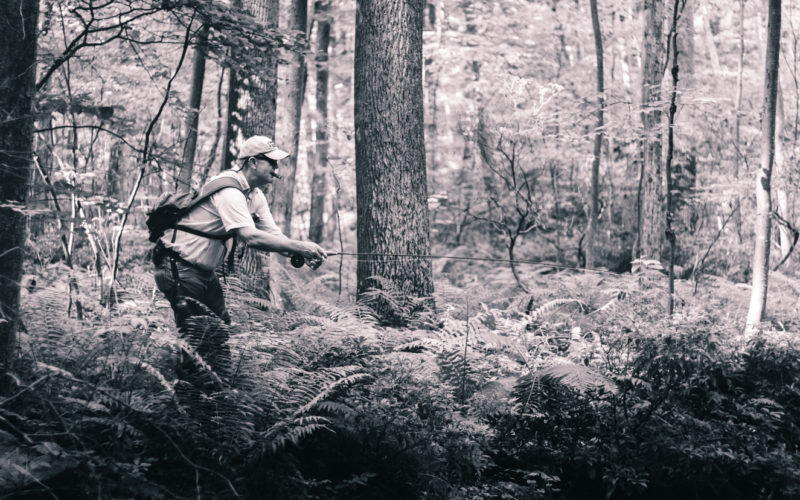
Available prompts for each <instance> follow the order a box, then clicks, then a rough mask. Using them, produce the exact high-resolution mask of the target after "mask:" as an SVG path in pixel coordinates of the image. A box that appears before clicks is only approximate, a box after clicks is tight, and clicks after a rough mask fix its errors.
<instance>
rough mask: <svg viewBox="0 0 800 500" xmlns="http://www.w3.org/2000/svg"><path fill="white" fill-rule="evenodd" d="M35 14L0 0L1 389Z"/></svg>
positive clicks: (27, 147) (13, 295) (20, 217)
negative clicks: (0, 117)
mask: <svg viewBox="0 0 800 500" xmlns="http://www.w3.org/2000/svg"><path fill="white" fill-rule="evenodd" d="M38 17H39V2H38V0H18V1H16V2H0V22H1V23H2V25H3V27H2V29H0V47H2V50H0V116H2V119H0V234H2V238H0V281H2V286H0V394H8V391H9V390H10V387H11V378H10V377H8V376H7V374H8V373H9V371H11V370H12V369H13V368H12V364H13V362H14V359H15V356H16V347H17V330H18V328H19V282H20V280H21V278H22V261H23V247H24V245H25V233H26V230H27V227H26V220H25V219H26V216H25V213H24V212H23V211H22V209H23V208H24V206H25V203H26V202H27V195H28V181H29V179H30V168H31V162H32V161H33V119H34V117H33V114H32V113H31V111H32V104H33V97H34V94H35V85H36V80H35V78H36V42H37V40H36V39H37V32H36V29H37V24H38Z"/></svg>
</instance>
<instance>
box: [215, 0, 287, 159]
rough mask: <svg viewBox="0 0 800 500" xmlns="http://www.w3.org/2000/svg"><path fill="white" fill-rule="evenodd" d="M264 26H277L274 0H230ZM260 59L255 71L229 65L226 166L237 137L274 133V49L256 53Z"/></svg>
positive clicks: (275, 76) (275, 70) (232, 157)
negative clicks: (238, 68) (246, 72)
mask: <svg viewBox="0 0 800 500" xmlns="http://www.w3.org/2000/svg"><path fill="white" fill-rule="evenodd" d="M233 5H234V7H237V6H240V7H241V9H243V10H244V12H246V13H247V14H250V15H251V16H253V17H254V18H255V19H256V20H257V21H258V22H259V23H260V24H261V25H263V26H264V28H265V29H267V30H275V29H277V28H278V0H244V1H242V0H234V2H233ZM258 55H259V56H260V57H261V58H263V60H264V64H263V65H262V66H261V72H260V73H259V74H246V75H245V74H240V73H239V72H237V71H235V70H234V69H233V68H232V69H231V72H230V77H229V78H230V80H229V87H228V92H229V96H228V128H227V132H226V134H225V146H226V155H225V157H226V160H225V165H224V166H226V167H228V166H230V164H231V163H232V162H233V159H234V158H235V157H236V155H235V151H236V146H237V144H239V142H240V141H242V140H244V139H247V138H248V137H251V136H254V135H265V136H268V137H273V138H274V136H275V106H276V99H277V95H278V91H277V89H278V63H277V58H276V56H275V51H274V49H273V50H268V51H266V52H263V53H260V54H258Z"/></svg>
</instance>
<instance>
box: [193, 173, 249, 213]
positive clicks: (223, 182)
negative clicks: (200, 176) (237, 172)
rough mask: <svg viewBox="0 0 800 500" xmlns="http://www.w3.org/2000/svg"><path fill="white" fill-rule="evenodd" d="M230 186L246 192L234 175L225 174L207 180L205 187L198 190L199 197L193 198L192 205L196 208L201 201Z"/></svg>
mask: <svg viewBox="0 0 800 500" xmlns="http://www.w3.org/2000/svg"><path fill="white" fill-rule="evenodd" d="M228 187H232V188H236V189H238V190H239V191H241V192H243V193H244V189H242V185H241V184H239V181H238V180H236V179H234V178H233V177H229V176H227V175H224V176H222V177H218V178H216V179H213V180H210V181H208V182H206V183H205V184H204V185H203V187H202V188H200V191H198V193H197V197H195V199H194V200H192V204H191V207H192V208H194V207H195V206H197V205H199V204H200V203H201V202H203V201H205V200H206V198H208V197H209V196H211V195H212V194H214V193H217V192H219V191H221V190H223V189H225V188H228Z"/></svg>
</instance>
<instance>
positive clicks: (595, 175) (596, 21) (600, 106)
mask: <svg viewBox="0 0 800 500" xmlns="http://www.w3.org/2000/svg"><path fill="white" fill-rule="evenodd" d="M589 8H590V9H591V11H592V29H593V30H594V47H595V55H596V58H597V129H596V130H595V133H594V152H593V154H594V158H593V159H592V180H591V183H592V194H591V197H592V201H591V203H590V208H589V227H587V228H586V268H587V269H593V268H594V265H595V264H594V260H595V254H594V236H595V232H596V228H597V212H598V209H599V203H598V198H599V196H600V155H601V153H602V149H603V110H604V108H605V99H604V97H603V96H604V93H605V90H604V89H603V33H602V31H600V18H599V17H598V16H597V0H590V2H589Z"/></svg>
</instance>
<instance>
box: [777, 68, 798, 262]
mask: <svg viewBox="0 0 800 500" xmlns="http://www.w3.org/2000/svg"><path fill="white" fill-rule="evenodd" d="M777 92H778V97H777V102H776V105H775V166H774V168H773V170H774V171H775V175H774V177H775V179H776V181H777V186H776V193H775V197H776V200H777V202H778V212H779V213H780V214H781V216H782V217H783V218H784V219H786V220H787V221H788V220H790V215H789V196H788V194H787V192H786V188H785V187H784V184H785V180H786V179H785V164H784V158H785V157H784V144H783V138H784V127H785V124H786V113H785V112H784V107H783V90H781V83H780V75H778V91H777ZM793 240H794V236H793V235H792V231H791V229H790V228H789V227H787V226H785V225H782V224H781V225H779V226H778V244H779V246H780V249H781V251H780V260H783V259H784V258H785V257H786V256H787V255H789V252H791V250H792V241H793Z"/></svg>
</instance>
